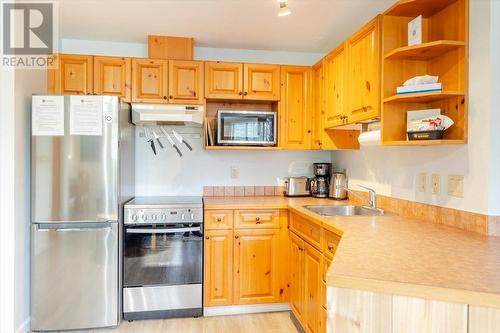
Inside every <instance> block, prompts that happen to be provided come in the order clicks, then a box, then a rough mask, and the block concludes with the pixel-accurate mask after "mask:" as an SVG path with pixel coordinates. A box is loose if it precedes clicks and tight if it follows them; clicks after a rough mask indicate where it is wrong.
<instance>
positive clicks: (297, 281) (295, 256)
mask: <svg viewBox="0 0 500 333" xmlns="http://www.w3.org/2000/svg"><path fill="white" fill-rule="evenodd" d="M304 256H305V253H304V241H303V240H302V239H301V238H300V237H299V236H297V235H295V234H294V233H293V232H290V262H291V263H292V264H291V265H290V307H291V308H292V311H293V313H294V315H295V317H296V318H297V320H298V321H299V322H304V312H305V304H306V302H305V300H304V278H305V273H304Z"/></svg>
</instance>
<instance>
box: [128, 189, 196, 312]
mask: <svg viewBox="0 0 500 333" xmlns="http://www.w3.org/2000/svg"><path fill="white" fill-rule="evenodd" d="M148 201H149V202H148ZM172 201H174V202H172ZM180 201H184V202H182V203H181V202H180ZM188 201H191V203H188ZM194 201H196V203H195V202H194ZM125 221H126V223H125V231H124V238H125V239H124V250H123V287H124V288H123V299H124V304H123V313H124V319H127V320H134V319H153V318H170V317H187V316H201V315H202V279H203V208H202V206H201V199H200V198H192V197H189V198H182V197H176V198H169V197H163V198H155V199H154V200H153V199H152V198H147V199H146V198H136V199H134V201H132V202H130V203H128V204H127V205H126V207H125Z"/></svg>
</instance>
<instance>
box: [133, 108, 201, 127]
mask: <svg viewBox="0 0 500 333" xmlns="http://www.w3.org/2000/svg"><path fill="white" fill-rule="evenodd" d="M204 113H205V107H204V106H202V105H179V104H140V103H135V104H132V122H133V123H134V124H136V125H149V126H163V125H188V126H200V127H201V125H202V124H203V117H204Z"/></svg>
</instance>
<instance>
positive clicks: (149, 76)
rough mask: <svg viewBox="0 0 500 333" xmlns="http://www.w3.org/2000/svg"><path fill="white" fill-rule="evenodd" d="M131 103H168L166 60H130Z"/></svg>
mask: <svg viewBox="0 0 500 333" xmlns="http://www.w3.org/2000/svg"><path fill="white" fill-rule="evenodd" d="M132 102H139V103H168V60H154V59H132Z"/></svg>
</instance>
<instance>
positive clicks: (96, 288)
mask: <svg viewBox="0 0 500 333" xmlns="http://www.w3.org/2000/svg"><path fill="white" fill-rule="evenodd" d="M46 97H47V98H52V97H53V96H46ZM33 98H35V97H33ZM62 98H63V99H64V120H63V121H64V133H63V134H62V135H61V134H59V135H54V136H53V135H36V133H32V134H33V135H32V161H31V164H32V191H31V192H32V201H31V203H32V226H31V320H32V321H31V329H32V331H45V330H70V329H84V328H95V327H108V326H116V325H117V324H118V322H119V317H120V315H121V311H119V309H120V307H121V306H120V305H121V304H120V302H121V293H120V290H121V285H120V275H121V274H120V273H121V259H120V258H121V244H120V242H121V237H120V235H121V232H122V223H121V222H120V221H121V220H122V214H123V205H124V203H125V202H126V201H128V200H129V199H131V198H132V197H133V196H134V181H135V180H134V174H135V170H134V164H135V157H134V136H135V135H134V131H135V130H134V125H132V123H131V118H130V117H131V114H130V105H129V104H127V103H123V102H121V101H120V100H119V99H118V98H117V97H111V96H63V97H62ZM60 100H61V99H60ZM79 102H81V103H87V102H88V103H90V104H92V103H93V104H94V106H95V105H96V103H97V104H98V105H100V110H99V112H100V113H99V114H100V115H101V114H102V116H101V117H102V120H100V121H102V127H101V128H100V131H99V130H97V131H96V132H94V133H90V135H89V134H87V133H85V134H84V135H82V134H81V133H80V134H75V133H79V132H78V131H77V130H75V128H76V127H77V125H78V124H77V125H75V124H74V123H72V124H71V125H70V122H72V121H73V122H75V121H77V120H78V121H80V122H83V125H82V124H80V126H84V127H85V126H87V127H88V126H89V124H85V123H84V122H85V121H87V120H88V119H87V120H86V119H85V115H86V114H85V112H83V113H82V110H81V109H80V110H77V113H75V112H74V111H75V109H74V105H75V104H77V103H79ZM72 103H73V104H72ZM100 103H102V104H100ZM77 106H78V105H77ZM83 111H85V110H84V109H83ZM32 112H34V111H32ZM78 112H80V114H79V115H78ZM82 115H83V118H82ZM77 116H79V117H80V118H81V119H76V117H77ZM72 117H73V119H72ZM33 119H34V118H33ZM49 120H50V119H49ZM32 121H34V120H32ZM94 121H95V119H94ZM94 125H95V124H94ZM90 126H93V125H92V124H90ZM61 127H62V126H61ZM91 132H92V131H91Z"/></svg>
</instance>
